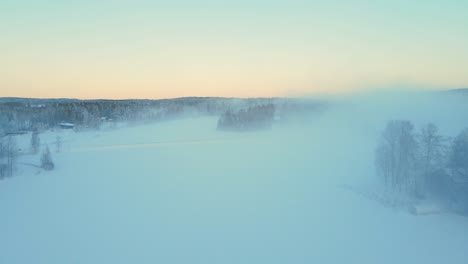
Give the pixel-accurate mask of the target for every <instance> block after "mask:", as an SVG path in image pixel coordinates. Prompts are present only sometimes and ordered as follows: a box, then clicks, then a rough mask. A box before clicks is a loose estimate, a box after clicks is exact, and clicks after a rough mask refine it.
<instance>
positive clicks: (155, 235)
mask: <svg viewBox="0 0 468 264" xmlns="http://www.w3.org/2000/svg"><path fill="white" fill-rule="evenodd" d="M216 120H217V119H216V118H212V117H203V118H192V119H182V120H177V121H170V122H164V123H158V124H148V125H140V126H134V127H123V128H120V129H117V130H110V131H92V132H82V133H75V132H72V131H56V132H46V133H43V134H41V142H42V143H43V144H46V143H48V144H49V145H50V147H51V149H52V150H53V152H54V153H53V158H54V161H55V164H56V169H55V170H54V171H51V172H45V171H42V170H41V169H39V168H37V167H34V166H28V165H27V164H30V165H34V164H39V156H38V155H37V156H32V155H25V156H21V157H20V158H19V160H18V162H19V163H21V164H18V168H17V175H16V176H15V177H13V178H9V179H6V180H4V181H2V182H0V210H1V212H2V217H0V234H1V235H0V247H1V248H2V250H1V252H0V263H44V264H45V263H47V264H50V263H113V264H114V263H412V264H413V263H426V264H430V263H466V261H467V260H468V250H467V249H468V218H465V217H461V216H456V215H452V214H435V215H424V216H415V215H412V214H410V213H408V212H407V210H404V209H402V208H398V207H388V206H383V205H382V204H381V203H379V202H376V201H374V200H372V199H368V198H367V197H365V196H363V195H358V194H356V193H355V192H352V191H349V190H346V189H344V188H340V187H339V186H341V185H351V186H364V187H363V188H370V189H373V188H374V187H375V188H377V187H376V186H377V184H376V183H375V181H374V178H375V177H374V170H373V166H372V163H373V158H372V157H373V151H374V145H372V144H369V143H368V142H375V139H376V138H377V137H378V131H377V130H375V133H374V132H372V131H374V130H372V129H369V128H368V127H365V128H364V127H363V128H362V130H356V131H351V130H347V129H336V128H337V126H338V127H339V128H345V127H347V126H348V124H347V123H341V124H338V125H337V124H336V120H335V121H334V122H335V123H332V122H329V121H325V120H322V121H320V122H319V121H317V122H316V123H315V124H314V125H310V126H304V127H299V126H297V127H295V126H290V127H281V126H278V127H275V128H274V129H273V130H272V131H264V132H251V133H228V132H225V133H221V132H217V131H216V129H215V128H216ZM340 126H341V127H340ZM332 127H333V129H331V128H332ZM364 130H365V131H367V133H364V132H363V131H364ZM368 131H371V133H369V132H368ZM58 134H59V135H61V137H62V138H63V141H64V143H63V147H62V151H61V152H60V153H55V149H54V147H53V141H54V139H55V137H56V136H57V135H58ZM18 143H19V145H20V146H21V147H22V148H27V146H28V144H29V137H28V136H24V137H22V138H20V137H19V138H18ZM358 145H361V146H363V147H362V148H355V147H353V146H358ZM328 146H329V147H328Z"/></svg>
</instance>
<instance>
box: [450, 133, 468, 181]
mask: <svg viewBox="0 0 468 264" xmlns="http://www.w3.org/2000/svg"><path fill="white" fill-rule="evenodd" d="M449 167H450V169H451V171H452V175H453V176H454V177H456V178H458V179H460V180H465V181H467V182H468V129H465V130H463V131H462V132H461V133H460V134H459V135H458V136H457V137H456V138H455V139H454V140H453V143H452V147H451V151H450V160H449Z"/></svg>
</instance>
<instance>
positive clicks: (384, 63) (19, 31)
mask: <svg viewBox="0 0 468 264" xmlns="http://www.w3.org/2000/svg"><path fill="white" fill-rule="evenodd" d="M467 14H468V1H450V0H449V1H431V0H430V1H401V0H398V1H337V0H335V1H231V2H229V1H187V0H185V1H161V2H158V1H111V0H107V1H58V0H57V1H33V0H28V1H21V0H15V1H5V0H3V1H1V2H0V34H1V41H0V57H1V58H2V60H0V96H28V97H78V98H97V97H99V98H104V97H106V98H162V97H178V96H283V95H297V94H313V93H337V92H348V91H351V90H357V89H367V88H372V87H380V86H385V87H388V86H392V85H400V86H401V85H404V86H417V87H427V88H457V87H464V86H465V87H468V74H467V73H468V70H467V69H468V33H467V28H468V15H467Z"/></svg>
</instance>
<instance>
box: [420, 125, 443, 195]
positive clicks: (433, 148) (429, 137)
mask: <svg viewBox="0 0 468 264" xmlns="http://www.w3.org/2000/svg"><path fill="white" fill-rule="evenodd" d="M444 143H445V139H444V137H442V136H441V135H439V134H438V128H437V126H436V125H434V124H432V123H429V124H427V125H425V126H424V127H423V128H422V129H421V132H420V133H419V135H418V164H417V165H418V174H417V175H416V179H415V186H414V188H415V192H416V193H418V194H420V195H422V194H423V193H424V192H425V189H426V188H427V187H428V186H427V184H429V183H430V182H435V183H436V184H441V181H442V180H443V179H433V178H434V177H435V178H440V177H446V175H444V173H443V169H444V166H445V163H446V162H445V156H446V155H445V152H446V146H445V144H444Z"/></svg>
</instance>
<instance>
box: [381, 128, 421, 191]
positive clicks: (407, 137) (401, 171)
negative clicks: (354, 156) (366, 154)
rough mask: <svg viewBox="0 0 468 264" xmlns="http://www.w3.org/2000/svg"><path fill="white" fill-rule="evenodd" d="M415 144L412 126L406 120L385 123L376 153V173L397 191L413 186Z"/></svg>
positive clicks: (407, 189)
mask: <svg viewBox="0 0 468 264" xmlns="http://www.w3.org/2000/svg"><path fill="white" fill-rule="evenodd" d="M416 150H417V143H416V140H415V137H414V132H413V124H412V123H411V122H410V121H406V120H392V121H390V122H388V123H387V126H386V128H385V130H384V131H383V133H382V139H381V142H380V144H379V146H378V147H377V151H376V165H377V169H378V172H379V173H380V174H382V175H383V176H384V180H385V182H386V184H387V185H389V186H390V187H391V188H393V189H397V190H399V191H404V190H406V191H409V189H410V187H411V186H413V185H414V171H415V168H414V166H415V159H416Z"/></svg>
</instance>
